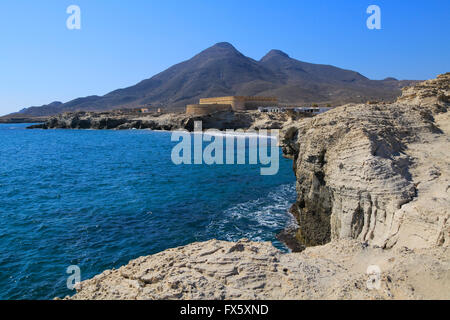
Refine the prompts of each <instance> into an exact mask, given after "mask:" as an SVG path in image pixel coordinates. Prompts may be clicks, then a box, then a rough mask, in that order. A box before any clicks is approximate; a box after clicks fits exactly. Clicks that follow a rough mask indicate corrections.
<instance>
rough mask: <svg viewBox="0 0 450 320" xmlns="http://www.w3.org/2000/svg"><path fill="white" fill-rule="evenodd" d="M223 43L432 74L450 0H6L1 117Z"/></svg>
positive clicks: (110, 86) (104, 88)
mask: <svg viewBox="0 0 450 320" xmlns="http://www.w3.org/2000/svg"><path fill="white" fill-rule="evenodd" d="M70 5H77V6H79V8H80V9H81V15H80V16H81V29H79V30H69V29H68V28H67V26H66V20H67V19H68V18H69V16H70V14H67V13H66V10H67V8H68V7H69V6H70ZM370 5H378V6H379V8H380V10H381V29H380V30H370V29H368V28H367V25H366V21H367V19H368V18H369V16H370V14H368V13H367V12H366V10H367V8H368V6H370ZM222 41H226V42H230V43H231V44H233V45H234V46H235V47H236V48H237V49H238V50H239V51H241V52H242V53H243V54H245V55H246V56H248V57H251V58H253V59H257V60H259V59H261V57H263V56H264V55H265V54H266V53H267V52H268V51H270V50H271V49H279V50H282V51H284V52H286V53H287V54H289V55H290V56H291V57H293V58H295V59H298V60H301V61H305V62H311V63H320V64H331V65H335V66H337V67H341V68H344V69H350V70H355V71H358V72H360V73H361V74H363V75H365V76H366V77H369V78H371V79H384V78H386V77H395V78H397V79H430V78H434V77H435V76H436V75H437V74H440V73H444V72H449V71H450V1H448V0H428V1H418V0H384V1H381V0H368V1H364V0H347V1H345V0H340V1H338V0H328V1H325V0H315V1H310V0H292V1H291V0H277V1H275V0H274V1H265V0H258V1H255V0H239V1H236V0H223V1H218V0H184V1H183V0H160V1H155V0H128V1H125V0H121V1H119V0H70V1H66V0H1V1H0V115H4V114H8V113H11V112H15V111H18V110H20V109H22V108H25V107H29V106H39V105H43V104H47V103H50V102H52V101H62V102H67V101H70V100H72V99H74V98H78V97H83V96H89V95H104V94H106V93H108V92H110V91H112V90H115V89H118V88H124V87H128V86H130V85H134V84H136V83H137V82H139V81H141V80H143V79H147V78H150V77H151V76H153V75H155V74H157V73H159V72H161V71H164V70H165V69H167V68H168V67H170V66H172V65H173V64H176V63H179V62H181V61H184V60H187V59H189V58H191V57H192V56H194V55H195V54H197V53H199V52H200V51H202V50H204V49H206V48H208V47H210V46H212V45H214V44H215V43H217V42H222Z"/></svg>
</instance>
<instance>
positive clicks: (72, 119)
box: [29, 111, 308, 131]
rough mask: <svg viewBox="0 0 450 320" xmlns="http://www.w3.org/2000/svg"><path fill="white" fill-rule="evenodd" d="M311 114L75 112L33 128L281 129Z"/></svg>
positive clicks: (54, 117)
mask: <svg viewBox="0 0 450 320" xmlns="http://www.w3.org/2000/svg"><path fill="white" fill-rule="evenodd" d="M306 116H308V115H303V116H302V115H300V114H294V113H261V112H258V111H242V112H231V111H226V112H216V113H213V114H209V115H203V116H195V115H187V114H184V113H166V114H157V113H154V114H148V115H144V114H133V113H130V114H123V113H118V112H74V113H63V114H60V115H57V116H53V117H50V118H49V119H48V120H47V121H46V122H45V123H44V124H38V125H33V126H30V127H29V129H116V130H124V129H151V130H179V129H186V130H188V131H193V130H194V122H195V121H201V122H202V126H203V129H218V130H225V129H254V130H258V129H281V128H282V127H283V125H285V123H286V122H289V121H296V120H298V119H300V118H302V117H306Z"/></svg>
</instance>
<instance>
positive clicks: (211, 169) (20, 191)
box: [0, 124, 295, 299]
mask: <svg viewBox="0 0 450 320" xmlns="http://www.w3.org/2000/svg"><path fill="white" fill-rule="evenodd" d="M26 126H27V125H25V124H17V125H16V124H0V299H51V298H53V297H55V296H59V297H63V296H65V295H70V294H73V293H74V292H73V291H70V290H68V289H67V287H66V280H67V277H68V276H69V275H68V274H66V268H67V267H68V266H70V265H78V266H79V267H80V269H81V280H85V279H88V278H91V277H93V276H94V275H96V274H98V273H101V272H103V271H104V270H105V269H111V268H113V267H114V268H118V267H120V266H122V265H124V264H127V263H128V262H129V261H130V260H131V259H134V258H137V257H139V256H142V255H149V254H153V253H156V252H159V251H162V250H165V249H167V248H171V247H177V246H181V245H185V244H188V243H191V242H195V241H205V240H209V239H213V238H216V239H221V240H238V239H240V238H244V237H245V238H249V239H252V240H255V241H272V242H273V243H274V245H275V246H277V247H278V248H280V249H282V250H286V249H285V248H284V246H283V245H282V244H281V243H279V242H277V241H276V239H275V235H276V234H277V233H278V232H279V231H280V230H282V229H283V228H284V227H285V226H286V225H288V224H290V223H292V217H291V216H290V215H289V214H288V213H287V210H288V208H289V206H290V204H292V203H293V202H294V200H295V182H294V181H295V177H294V174H293V172H292V161H290V160H287V159H284V158H282V157H281V156H280V170H279V172H278V174H277V175H275V176H261V175H260V166H258V165H215V166H207V165H190V166H189V165H180V166H176V165H175V164H173V163H172V161H171V150H172V147H173V146H174V145H175V144H176V142H171V134H170V133H169V132H152V131H146V130H143V131H140V130H129V131H93V130H86V131H81V130H80V131H78V130H25V127H26Z"/></svg>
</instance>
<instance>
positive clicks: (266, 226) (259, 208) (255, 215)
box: [207, 183, 296, 241]
mask: <svg viewBox="0 0 450 320" xmlns="http://www.w3.org/2000/svg"><path fill="white" fill-rule="evenodd" d="M295 196H296V191H295V183H292V184H285V185H281V186H279V187H277V188H276V189H275V190H273V191H272V192H270V193H269V194H267V195H266V196H264V197H260V198H258V199H255V200H250V201H247V202H243V203H239V204H237V205H234V206H232V207H230V208H228V209H226V210H224V211H223V212H221V213H220V214H219V215H217V216H216V217H215V219H214V220H213V221H211V223H210V224H209V225H208V227H207V232H208V233H214V234H215V235H217V237H218V238H221V239H224V240H227V241H237V240H239V239H241V238H248V239H250V240H252V241H269V240H270V239H273V238H274V237H273V235H274V234H273V233H274V230H279V231H281V230H282V229H284V228H286V227H288V226H290V225H295V224H296V221H295V219H294V217H293V216H292V215H291V214H289V212H288V210H289V208H290V206H291V205H292V203H293V202H294V201H295Z"/></svg>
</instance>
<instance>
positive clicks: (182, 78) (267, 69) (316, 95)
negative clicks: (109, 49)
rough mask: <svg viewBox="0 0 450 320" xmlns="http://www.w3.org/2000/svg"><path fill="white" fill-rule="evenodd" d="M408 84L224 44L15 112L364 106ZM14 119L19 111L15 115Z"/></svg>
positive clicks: (392, 95)
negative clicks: (233, 103)
mask: <svg viewBox="0 0 450 320" xmlns="http://www.w3.org/2000/svg"><path fill="white" fill-rule="evenodd" d="M407 84H410V82H408V81H406V82H402V81H398V80H396V79H394V78H387V79H385V80H381V81H376V80H370V79H368V78H366V77H364V76H363V75H361V74H359V73H357V72H355V71H350V70H344V69H340V68H337V67H334V66H330V65H320V64H312V63H306V62H301V61H298V60H295V59H292V58H290V57H289V56H288V55H287V54H286V53H284V52H282V51H279V50H271V51H270V52H269V53H268V54H267V55H265V56H264V57H263V58H262V59H261V60H259V61H256V60H254V59H251V58H249V57H246V56H244V55H243V54H242V53H240V52H239V51H238V50H236V48H234V47H233V46H232V45H231V44H229V43H226V42H221V43H217V44H216V45H214V46H212V47H210V48H208V49H206V50H204V51H202V52H200V53H199V54H197V55H196V56H194V57H193V58H191V59H190V60H187V61H184V62H182V63H179V64H176V65H174V66H172V67H170V68H169V69H167V70H165V71H163V72H161V73H159V74H157V75H155V76H154V77H152V78H150V79H146V80H143V81H141V82H139V83H138V84H136V85H134V86H131V87H128V88H124V89H118V90H115V91H112V92H110V93H108V94H106V95H104V96H89V97H84V98H78V99H75V100H72V101H69V102H67V103H60V102H53V103H51V104H49V105H44V106H41V107H30V108H26V109H23V110H21V111H20V112H19V114H21V115H28V116H47V115H53V114H56V113H60V112H65V111H78V110H85V111H103V110H111V109H117V108H132V107H139V106H147V105H152V106H154V107H160V108H163V109H165V110H171V111H173V110H183V108H184V107H185V105H186V104H189V103H195V102H197V101H198V100H199V99H200V98H207V97H214V96H227V95H262V96H277V97H278V98H279V100H280V101H281V102H283V103H286V104H310V103H322V104H325V103H330V104H333V105H336V104H342V103H346V102H362V101H364V102H365V101H367V100H371V99H378V100H379V99H383V100H393V99H395V98H396V97H397V96H399V95H400V88H401V87H403V86H404V85H407ZM16 115H17V113H16Z"/></svg>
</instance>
